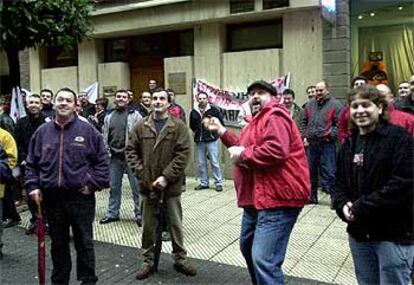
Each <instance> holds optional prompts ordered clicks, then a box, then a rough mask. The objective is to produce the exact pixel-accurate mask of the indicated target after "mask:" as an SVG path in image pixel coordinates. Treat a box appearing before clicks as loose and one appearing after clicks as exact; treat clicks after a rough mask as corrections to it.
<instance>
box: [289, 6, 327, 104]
mask: <svg viewBox="0 0 414 285" xmlns="http://www.w3.org/2000/svg"><path fill="white" fill-rule="evenodd" d="M282 72H283V73H287V72H290V74H291V82H290V83H291V85H290V87H291V89H293V90H294V91H295V94H296V102H297V103H298V105H300V106H301V105H302V104H303V103H304V102H305V101H306V100H307V96H306V92H305V89H306V87H307V86H309V85H315V84H316V83H317V82H318V81H320V80H322V24H321V19H320V12H319V10H313V11H308V12H302V11H299V12H294V13H289V14H285V15H284V17H283V68H282Z"/></svg>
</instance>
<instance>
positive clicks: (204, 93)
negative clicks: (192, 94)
mask: <svg viewBox="0 0 414 285" xmlns="http://www.w3.org/2000/svg"><path fill="white" fill-rule="evenodd" d="M201 94H203V95H206V97H207V99H208V94H207V93H206V92H204V91H200V92H198V93H197V98H198V96H200V95H201Z"/></svg>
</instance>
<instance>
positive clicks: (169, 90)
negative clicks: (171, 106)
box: [165, 88, 175, 102]
mask: <svg viewBox="0 0 414 285" xmlns="http://www.w3.org/2000/svg"><path fill="white" fill-rule="evenodd" d="M165 91H167V94H168V97H169V98H168V100H170V101H171V102H172V98H171V95H170V93H173V94H174V95H175V92H174V90H172V89H171V88H167V89H165Z"/></svg>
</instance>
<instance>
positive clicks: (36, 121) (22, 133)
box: [15, 94, 46, 234]
mask: <svg viewBox="0 0 414 285" xmlns="http://www.w3.org/2000/svg"><path fill="white" fill-rule="evenodd" d="M44 122H46V117H45V115H43V113H42V101H41V98H40V96H39V95H37V94H32V95H30V97H29V98H28V100H27V116H25V117H23V118H20V119H19V120H17V122H16V128H15V139H16V143H17V149H18V165H20V170H21V173H22V176H24V169H25V165H26V156H27V150H28V148H29V143H30V139H31V138H32V135H33V134H34V132H35V131H36V130H37V128H38V127H39V126H40V125H42V124H43V123H44ZM27 198H28V199H27V205H28V207H29V210H30V213H31V215H32V217H31V218H30V225H29V227H28V228H27V229H26V234H32V233H34V230H35V228H36V217H37V211H36V208H37V207H36V204H35V203H34V202H33V200H32V199H30V198H29V197H27Z"/></svg>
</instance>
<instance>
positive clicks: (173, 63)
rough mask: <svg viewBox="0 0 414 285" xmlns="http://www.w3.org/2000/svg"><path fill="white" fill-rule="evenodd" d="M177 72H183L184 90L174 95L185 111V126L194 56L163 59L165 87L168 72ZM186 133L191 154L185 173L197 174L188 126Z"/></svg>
mask: <svg viewBox="0 0 414 285" xmlns="http://www.w3.org/2000/svg"><path fill="white" fill-rule="evenodd" d="M178 72H185V74H186V80H185V86H186V92H185V94H178V95H176V102H177V104H180V105H181V106H182V107H183V108H184V110H185V113H186V117H187V126H188V122H189V115H190V112H191V110H192V109H193V101H192V93H193V92H192V81H193V78H194V58H193V57H192V56H182V57H170V58H165V59H164V82H165V88H171V86H170V85H169V81H168V74H170V73H178ZM188 133H189V135H190V138H191V144H190V145H191V154H190V161H189V163H188V165H187V169H186V174H187V175H191V176H197V175H198V172H197V171H198V166H197V163H196V161H197V160H196V157H195V155H194V143H193V132H192V131H191V130H190V128H188Z"/></svg>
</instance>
